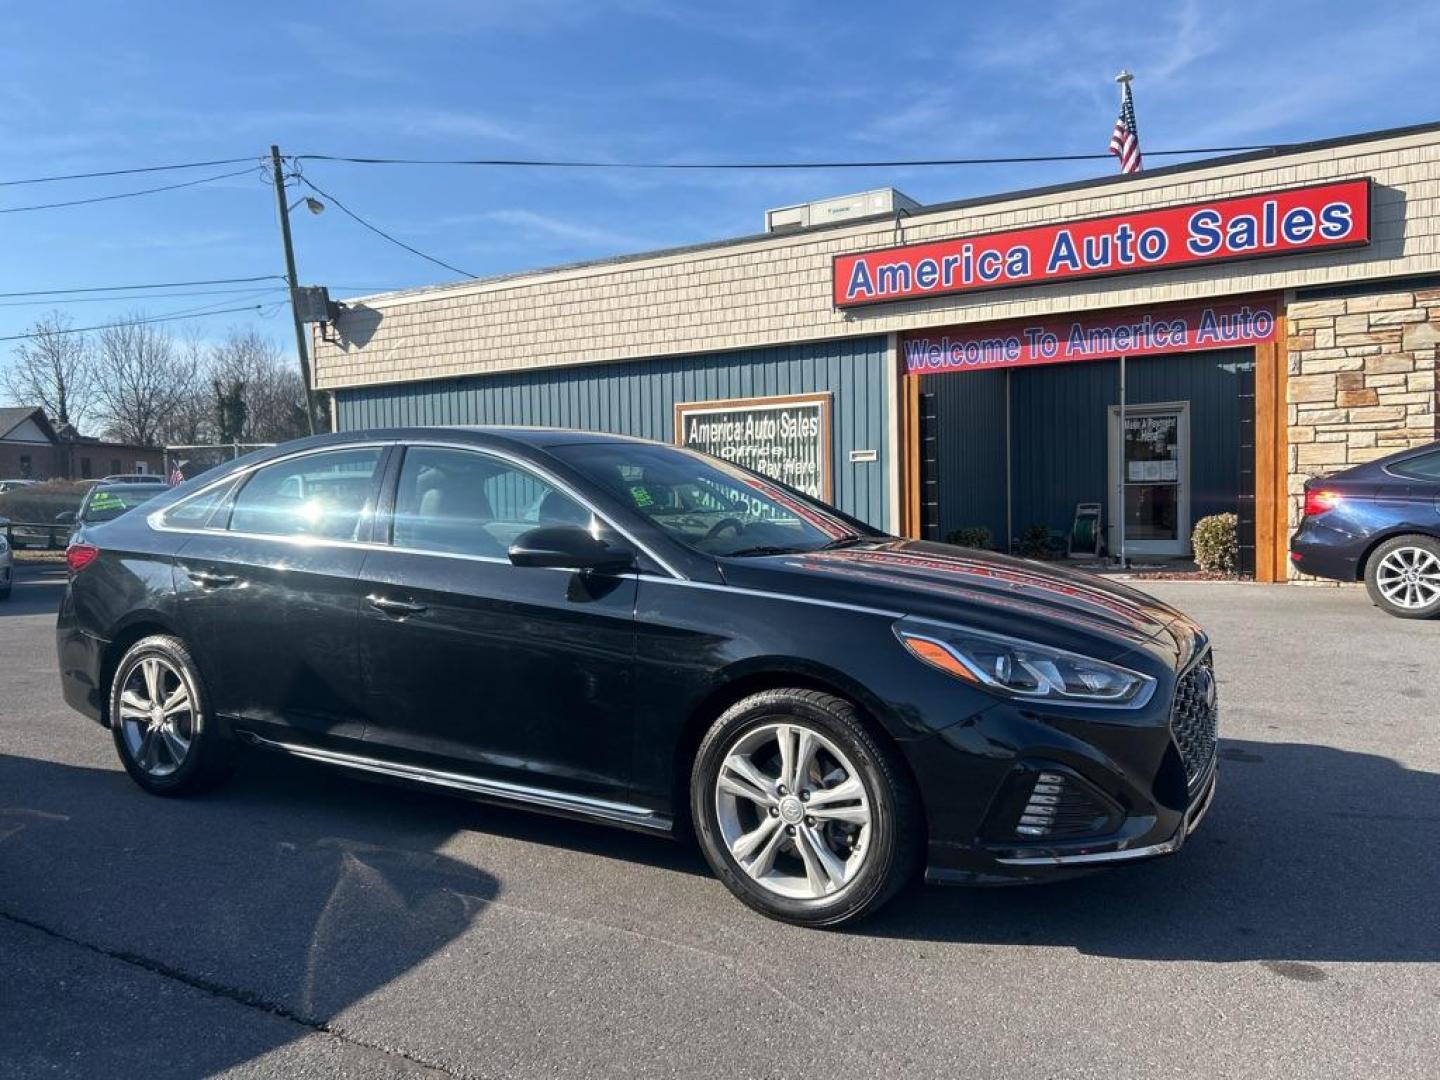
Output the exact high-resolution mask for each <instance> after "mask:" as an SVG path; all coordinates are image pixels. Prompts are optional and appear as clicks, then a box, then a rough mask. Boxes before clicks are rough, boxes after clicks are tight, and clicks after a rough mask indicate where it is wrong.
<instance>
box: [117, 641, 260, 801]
mask: <svg viewBox="0 0 1440 1080" xmlns="http://www.w3.org/2000/svg"><path fill="white" fill-rule="evenodd" d="M110 731H111V734H112V735H113V736H114V738H115V749H116V751H117V752H118V753H119V754H120V762H121V764H123V765H124V766H125V771H126V772H128V773H129V774H130V776H131V778H132V779H134V781H135V782H136V783H137V784H139V785H140V786H141V787H143V788H144V789H145V790H146V791H149V792H151V793H153V794H155V795H186V794H190V793H192V792H195V791H199V790H202V789H204V788H206V787H208V786H210V785H211V784H213V783H215V782H216V781H217V780H220V779H222V778H223V777H224V776H225V775H226V774H227V773H228V772H229V770H230V766H231V764H232V762H233V759H234V747H233V745H232V744H231V742H230V740H229V739H228V737H227V736H226V735H225V733H224V732H222V731H221V730H220V729H219V726H218V725H217V724H216V723H215V722H214V719H213V717H211V716H210V714H209V713H208V712H207V711H206V707H205V693H204V687H203V685H202V683H201V681H200V672H199V670H198V669H197V668H196V666H195V661H194V659H193V658H192V657H191V655H190V652H189V650H188V649H186V648H185V644H184V642H182V641H180V639H178V638H174V637H171V636H169V635H168V634H156V635H154V636H152V637H147V638H142V639H141V640H139V641H137V642H135V644H134V645H131V646H130V648H129V649H128V650H126V652H125V655H124V656H122V657H121V658H120V663H119V664H118V665H117V666H116V668H115V676H114V678H113V679H112V681H111V683H110Z"/></svg>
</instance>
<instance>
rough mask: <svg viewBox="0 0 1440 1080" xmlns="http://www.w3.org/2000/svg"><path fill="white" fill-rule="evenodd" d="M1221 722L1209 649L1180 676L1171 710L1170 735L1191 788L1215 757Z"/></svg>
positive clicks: (1213, 668) (1186, 780) (1212, 662)
mask: <svg viewBox="0 0 1440 1080" xmlns="http://www.w3.org/2000/svg"><path fill="white" fill-rule="evenodd" d="M1219 722H1220V709H1219V706H1218V704H1217V700H1216V693H1215V667H1214V661H1213V660H1212V658H1211V655H1210V654H1209V653H1208V652H1207V653H1206V654H1205V656H1204V657H1203V658H1202V659H1201V660H1200V661H1199V662H1198V663H1196V664H1195V665H1194V666H1192V667H1191V668H1190V670H1189V671H1187V672H1186V673H1185V674H1184V675H1183V676H1181V678H1180V682H1179V684H1178V685H1177V686H1176V688H1175V704H1174V706H1173V707H1172V708H1171V710H1170V734H1171V736H1172V737H1173V738H1174V740H1175V748H1176V749H1177V750H1179V751H1180V760H1181V761H1183V762H1184V763H1185V782H1186V783H1187V784H1189V785H1190V786H1191V787H1194V786H1195V784H1196V783H1198V782H1199V780H1200V779H1201V777H1202V776H1203V775H1204V773H1205V769H1206V767H1207V766H1208V765H1209V764H1210V759H1211V758H1212V757H1214V756H1215V742H1216V739H1217V738H1218V730H1219Z"/></svg>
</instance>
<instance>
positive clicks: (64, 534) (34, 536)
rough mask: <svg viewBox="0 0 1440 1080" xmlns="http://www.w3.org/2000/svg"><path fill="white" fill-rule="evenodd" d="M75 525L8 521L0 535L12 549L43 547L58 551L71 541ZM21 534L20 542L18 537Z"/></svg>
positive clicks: (0, 528) (2, 526)
mask: <svg viewBox="0 0 1440 1080" xmlns="http://www.w3.org/2000/svg"><path fill="white" fill-rule="evenodd" d="M72 528H74V526H73V525H68V524H66V523H64V522H54V521H7V522H5V523H4V524H3V525H0V533H3V534H4V536H5V540H6V542H7V543H9V545H10V546H11V547H12V548H22V547H43V548H46V549H47V550H49V551H58V550H59V549H60V548H63V547H64V546H65V543H66V541H67V540H69V539H70V530H71V529H72ZM17 533H18V534H19V537H18V539H19V542H18V543H17V542H16V540H17V536H16V534H17Z"/></svg>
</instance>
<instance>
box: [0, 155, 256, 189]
mask: <svg viewBox="0 0 1440 1080" xmlns="http://www.w3.org/2000/svg"><path fill="white" fill-rule="evenodd" d="M242 161H254V162H256V163H257V164H258V163H259V161H260V157H259V156H258V155H256V156H254V157H236V158H217V159H216V160H215V161H184V162H181V163H180V164H178V165H138V166H136V167H135V168H132V169H105V170H102V171H100V172H83V173H64V174H61V175H56V176H31V177H27V178H25V179H23V180H0V187H18V186H19V185H21V184H49V183H53V182H55V181H57V180H94V179H97V178H99V177H104V176H133V175H135V174H136V173H155V172H173V171H175V170H176V169H213V168H216V167H218V166H220V165H239V164H240V163H241V162H242Z"/></svg>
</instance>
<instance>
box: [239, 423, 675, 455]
mask: <svg viewBox="0 0 1440 1080" xmlns="http://www.w3.org/2000/svg"><path fill="white" fill-rule="evenodd" d="M433 439H455V440H456V441H459V442H473V443H475V444H476V445H477V446H479V445H484V444H486V443H491V444H493V443H496V442H503V443H511V444H519V445H523V446H532V447H536V448H539V449H545V448H547V447H552V446H569V445H575V444H581V443H622V442H623V443H649V444H651V445H656V446H665V445H668V444H666V443H661V442H658V441H657V440H655V439H642V438H639V437H637V436H634V435H619V434H616V433H615V432H613V431H583V430H578V429H575V428H559V427H538V426H533V425H514V426H512V425H504V424H445V425H436V426H427V427H391V428H360V429H356V430H354V431H338V432H334V433H332V434H326V435H313V436H310V437H308V438H303V439H296V440H295V441H293V442H288V443H280V444H279V445H277V446H274V447H269V448H267V449H265V450H262V451H257V453H256V455H255V456H251V457H249V460H251V461H256V460H261V461H263V460H266V459H268V458H271V457H280V456H284V455H286V454H290V453H294V452H295V451H296V450H304V449H309V448H311V447H314V448H319V447H323V446H333V445H337V444H344V443H352V442H366V441H369V440H376V441H389V440H395V441H398V442H424V441H426V440H433Z"/></svg>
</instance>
